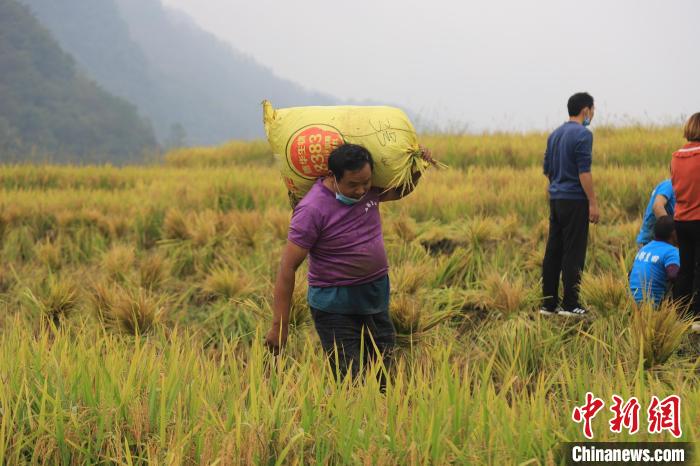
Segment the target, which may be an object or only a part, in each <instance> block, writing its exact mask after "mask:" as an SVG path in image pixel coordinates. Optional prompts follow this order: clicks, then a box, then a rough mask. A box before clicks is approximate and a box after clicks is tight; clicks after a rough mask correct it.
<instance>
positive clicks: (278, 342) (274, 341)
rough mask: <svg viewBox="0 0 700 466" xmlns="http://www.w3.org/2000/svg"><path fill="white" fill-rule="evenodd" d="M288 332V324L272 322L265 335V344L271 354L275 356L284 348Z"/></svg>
mask: <svg viewBox="0 0 700 466" xmlns="http://www.w3.org/2000/svg"><path fill="white" fill-rule="evenodd" d="M288 333H289V326H288V325H282V324H279V323H273V324H272V327H271V328H270V330H269V331H268V332H267V335H266V336H265V346H266V347H267V349H269V350H270V352H271V353H272V354H274V355H275V356H277V355H278V354H280V351H282V348H284V345H285V344H286V343H287V335H288Z"/></svg>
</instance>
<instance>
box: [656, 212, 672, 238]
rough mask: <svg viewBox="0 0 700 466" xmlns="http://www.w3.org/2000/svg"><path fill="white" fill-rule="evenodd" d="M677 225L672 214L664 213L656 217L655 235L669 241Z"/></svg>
mask: <svg viewBox="0 0 700 466" xmlns="http://www.w3.org/2000/svg"><path fill="white" fill-rule="evenodd" d="M675 229H676V226H675V225H674V223H673V217H671V216H670V215H664V216H663V217H661V218H658V219H656V225H654V237H655V239H657V240H659V241H668V240H670V239H671V235H673V231H674V230H675Z"/></svg>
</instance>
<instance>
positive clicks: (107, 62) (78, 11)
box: [22, 0, 337, 146]
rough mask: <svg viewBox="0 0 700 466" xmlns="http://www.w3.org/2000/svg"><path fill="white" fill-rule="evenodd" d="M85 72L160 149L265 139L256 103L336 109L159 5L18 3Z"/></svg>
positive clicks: (86, 0)
mask: <svg viewBox="0 0 700 466" xmlns="http://www.w3.org/2000/svg"><path fill="white" fill-rule="evenodd" d="M22 1H23V2H25V3H27V4H28V5H30V6H31V8H32V9H33V10H34V11H35V13H36V14H37V16H38V17H39V19H40V20H41V21H42V22H43V23H44V24H45V25H47V27H49V28H50V29H51V31H52V32H53V33H54V34H55V36H56V37H57V38H58V40H59V41H60V42H61V44H62V45H63V47H64V48H65V49H66V50H67V51H69V52H70V53H71V54H73V55H74V56H75V57H76V59H77V61H78V62H79V64H80V65H81V66H82V67H83V68H84V69H85V70H86V72H87V73H88V74H89V75H90V76H92V77H94V79H96V80H97V81H98V82H99V83H100V84H101V85H103V86H104V87H105V88H106V89H107V90H109V91H110V92H112V93H114V94H116V95H119V96H122V97H124V98H126V99H128V100H129V101H130V102H132V103H134V104H135V105H137V106H138V108H139V110H140V111H141V112H142V114H143V115H145V116H147V117H148V118H149V119H150V120H151V122H152V124H153V126H154V128H155V130H156V134H157V136H158V138H159V139H160V141H161V142H162V143H164V145H166V146H167V145H173V144H180V143H182V142H185V143H189V144H218V143H221V142H223V141H226V140H229V139H232V138H253V137H262V136H263V135H264V133H263V129H262V122H261V118H262V117H261V107H260V102H261V101H262V100H263V99H264V98H270V99H271V100H272V101H273V102H274V103H275V105H276V106H280V107H284V106H292V105H314V104H315V105H329V104H333V103H337V101H335V100H334V99H332V98H331V97H328V96H324V95H322V94H318V93H314V92H309V91H307V90H305V89H303V88H302V87H300V86H299V85H297V84H294V83H292V82H290V81H286V80H283V79H280V78H278V77H276V76H275V75H274V74H273V73H272V72H271V71H270V70H269V69H267V68H265V67H264V66H262V65H260V64H258V63H257V62H255V60H253V59H252V58H250V57H248V56H246V55H244V54H243V53H241V52H239V51H237V50H235V49H234V48H233V47H231V46H229V45H228V44H226V43H224V42H222V41H220V40H218V39H217V38H216V37H215V36H213V35H212V34H209V33H207V32H205V31H203V30H202V29H201V28H199V27H198V26H197V25H196V24H195V23H194V22H193V21H192V20H191V19H190V18H189V17H188V16H186V15H185V14H184V13H180V12H178V11H176V10H172V9H169V8H167V7H164V6H162V5H161V3H160V1H159V0H61V1H60V2H58V1H54V0H22Z"/></svg>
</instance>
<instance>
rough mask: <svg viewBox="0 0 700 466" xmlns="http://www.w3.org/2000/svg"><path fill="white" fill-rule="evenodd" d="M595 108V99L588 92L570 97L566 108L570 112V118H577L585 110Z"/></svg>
mask: <svg viewBox="0 0 700 466" xmlns="http://www.w3.org/2000/svg"><path fill="white" fill-rule="evenodd" d="M592 107H593V97H591V95H590V94H589V93H588V92H577V93H576V94H574V95H572V96H571V97H569V101H568V102H567V103H566V108H567V109H568V110H569V116H577V115H578V114H580V113H581V110H583V109H584V108H592Z"/></svg>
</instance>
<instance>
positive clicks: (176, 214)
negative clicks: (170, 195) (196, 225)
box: [163, 209, 192, 240]
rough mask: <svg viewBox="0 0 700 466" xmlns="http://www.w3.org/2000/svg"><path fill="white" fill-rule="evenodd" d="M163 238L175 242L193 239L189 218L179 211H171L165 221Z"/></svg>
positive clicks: (167, 213)
mask: <svg viewBox="0 0 700 466" xmlns="http://www.w3.org/2000/svg"><path fill="white" fill-rule="evenodd" d="M163 238H165V239H174V240H188V239H192V231H191V229H190V226H189V224H188V221H187V218H185V215H184V214H183V213H182V211H180V210H178V209H170V210H168V212H166V214H165V218H164V219H163Z"/></svg>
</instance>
